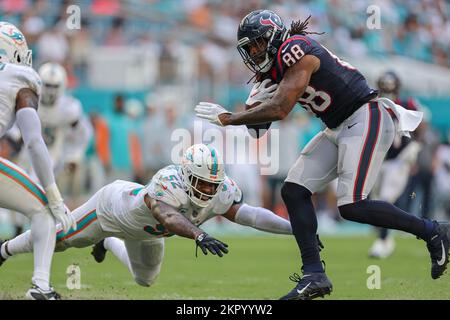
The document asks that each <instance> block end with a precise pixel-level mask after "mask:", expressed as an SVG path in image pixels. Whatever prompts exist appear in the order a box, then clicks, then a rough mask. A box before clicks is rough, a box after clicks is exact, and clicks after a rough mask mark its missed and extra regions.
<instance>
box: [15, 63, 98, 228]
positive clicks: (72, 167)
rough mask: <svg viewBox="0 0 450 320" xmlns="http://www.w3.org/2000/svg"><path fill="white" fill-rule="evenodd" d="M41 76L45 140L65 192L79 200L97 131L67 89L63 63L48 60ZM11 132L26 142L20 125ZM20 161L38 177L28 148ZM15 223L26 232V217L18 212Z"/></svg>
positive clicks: (34, 177) (20, 157)
mask: <svg viewBox="0 0 450 320" xmlns="http://www.w3.org/2000/svg"><path fill="white" fill-rule="evenodd" d="M39 76H40V78H41V81H42V89H41V90H42V91H41V96H40V99H39V109H38V115H39V118H40V120H41V124H42V135H43V138H44V142H45V144H46V145H47V148H48V151H49V153H50V158H51V160H52V165H53V172H54V174H55V176H56V180H57V182H58V185H59V186H60V189H61V192H62V194H63V195H64V196H65V197H68V198H69V199H72V201H74V200H75V201H76V196H78V195H80V193H81V188H82V186H81V185H82V178H81V177H82V170H81V168H82V167H83V166H82V161H83V159H84V154H85V152H86V149H87V147H88V144H89V141H90V139H91V137H92V134H93V133H92V131H93V130H92V126H91V124H90V121H89V120H88V118H87V117H86V116H85V115H84V114H83V109H82V107H81V103H80V101H79V100H78V99H76V98H75V97H72V96H70V95H69V94H68V93H67V92H66V87H67V74H66V71H65V70H64V67H63V66H61V65H60V64H58V63H53V62H48V63H46V64H44V65H42V66H41V67H40V68H39ZM7 134H8V136H9V137H10V138H11V139H10V140H12V141H14V142H15V143H14V144H15V145H21V144H22V136H21V134H20V130H19V129H18V128H17V126H13V127H12V128H11V129H10V130H9V131H8V132H7ZM17 161H18V163H19V164H20V166H21V167H23V168H25V169H26V171H27V172H28V173H29V175H30V177H31V178H32V179H34V180H36V178H37V177H36V172H35V171H34V170H33V168H32V167H31V165H30V161H29V157H28V153H27V152H26V151H25V148H22V149H21V152H20V153H19V154H18V156H17ZM69 206H70V204H69ZM71 207H72V206H71ZM12 214H13V216H14V215H15V214H14V213H12ZM13 223H14V225H15V229H16V232H18V233H22V229H23V225H24V223H25V221H24V220H23V219H20V218H19V217H17V215H15V217H14V219H13ZM16 235H17V234H16Z"/></svg>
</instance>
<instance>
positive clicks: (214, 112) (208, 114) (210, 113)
mask: <svg viewBox="0 0 450 320" xmlns="http://www.w3.org/2000/svg"><path fill="white" fill-rule="evenodd" d="M194 110H195V115H196V116H197V117H199V118H202V119H205V120H208V121H209V122H211V123H212V124H215V125H218V126H221V127H223V124H222V122H220V119H219V116H220V115H221V114H222V113H230V112H229V111H228V110H227V109H225V108H224V107H222V106H221V105H218V104H215V103H211V102H200V103H199V104H198V105H196V106H195V109H194Z"/></svg>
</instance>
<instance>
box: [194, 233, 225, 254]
mask: <svg viewBox="0 0 450 320" xmlns="http://www.w3.org/2000/svg"><path fill="white" fill-rule="evenodd" d="M195 243H196V246H195V256H196V257H197V249H198V247H200V249H202V251H203V254H205V255H206V254H208V251H209V252H211V253H212V254H214V255H218V256H219V257H222V256H223V253H225V254H226V253H228V249H227V247H228V245H227V244H226V243H223V242H222V241H219V240H217V239H215V238H213V237H211V236H210V235H208V234H207V233H206V232H203V233H201V234H199V235H198V236H197V237H196V238H195Z"/></svg>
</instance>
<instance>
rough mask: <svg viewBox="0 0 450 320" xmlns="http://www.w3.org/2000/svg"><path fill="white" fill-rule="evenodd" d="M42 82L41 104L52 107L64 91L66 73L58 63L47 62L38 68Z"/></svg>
mask: <svg viewBox="0 0 450 320" xmlns="http://www.w3.org/2000/svg"><path fill="white" fill-rule="evenodd" d="M39 76H40V77H41V80H42V92H41V103H42V104H43V105H44V106H53V105H55V103H56V101H57V100H58V99H59V98H60V97H61V96H62V95H63V94H64V92H65V91H66V84H67V73H66V70H64V67H63V66H61V65H60V64H58V63H54V62H47V63H45V64H43V65H42V66H41V67H40V68H39Z"/></svg>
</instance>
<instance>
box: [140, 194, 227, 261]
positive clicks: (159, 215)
mask: <svg viewBox="0 0 450 320" xmlns="http://www.w3.org/2000/svg"><path fill="white" fill-rule="evenodd" d="M144 201H145V204H146V205H147V207H148V208H149V209H150V211H151V212H152V214H153V216H154V217H155V218H156V220H158V221H159V222H160V223H161V224H162V225H163V226H164V228H166V230H167V231H169V232H171V233H174V234H176V235H178V236H181V237H185V238H190V239H194V240H195V243H196V245H197V246H198V247H200V248H201V249H202V251H203V253H204V254H207V250H209V252H211V253H212V254H214V255H216V254H217V255H218V256H219V257H222V256H223V253H228V249H227V247H228V245H227V244H226V243H223V242H222V241H219V240H217V239H215V238H213V237H211V236H209V235H208V234H207V233H206V232H204V231H203V230H201V229H200V228H198V227H196V226H195V225H194V224H193V223H192V222H190V221H189V220H188V219H187V218H186V217H185V216H183V215H182V214H180V213H179V212H177V211H176V209H175V208H173V207H172V206H169V205H167V204H165V203H163V202H161V201H157V200H155V199H152V198H151V197H150V196H149V195H148V194H147V195H145V197H144Z"/></svg>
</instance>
